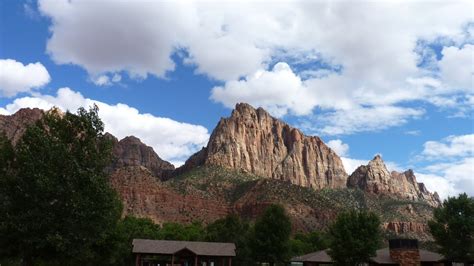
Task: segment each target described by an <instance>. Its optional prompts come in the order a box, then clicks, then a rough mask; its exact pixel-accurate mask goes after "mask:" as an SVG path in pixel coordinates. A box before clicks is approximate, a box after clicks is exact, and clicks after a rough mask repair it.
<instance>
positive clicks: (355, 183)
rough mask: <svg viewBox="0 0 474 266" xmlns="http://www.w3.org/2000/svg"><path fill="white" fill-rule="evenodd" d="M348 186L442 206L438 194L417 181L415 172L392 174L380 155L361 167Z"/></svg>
mask: <svg viewBox="0 0 474 266" xmlns="http://www.w3.org/2000/svg"><path fill="white" fill-rule="evenodd" d="M347 186H348V187H350V188H360V189H362V190H364V191H366V192H368V193H374V194H387V195H393V196H397V197H400V198H406V199H409V200H424V201H427V202H428V203H430V204H431V205H432V206H439V204H441V203H440V200H439V197H438V194H437V193H434V194H432V193H430V192H429V191H428V190H427V189H426V187H425V185H424V184H423V183H418V182H417V181H416V177H415V174H414V173H413V170H411V169H410V170H407V171H405V172H403V173H399V172H397V171H392V172H391V173H390V172H389V171H388V170H387V167H386V165H385V163H384V161H383V160H382V157H380V155H377V156H375V157H374V159H372V161H370V162H369V164H368V165H362V166H359V167H358V168H357V169H356V170H355V171H354V173H352V174H351V176H350V177H349V179H348V180H347Z"/></svg>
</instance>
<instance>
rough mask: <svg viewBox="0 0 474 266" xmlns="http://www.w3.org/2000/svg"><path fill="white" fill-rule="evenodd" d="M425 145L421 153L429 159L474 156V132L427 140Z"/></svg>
mask: <svg viewBox="0 0 474 266" xmlns="http://www.w3.org/2000/svg"><path fill="white" fill-rule="evenodd" d="M423 147H424V149H423V152H422V153H421V155H422V156H424V157H427V158H428V159H446V158H453V157H465V156H474V134H468V135H460V136H449V137H447V138H444V139H443V140H441V141H427V142H425V144H424V145H423ZM473 174H474V173H473Z"/></svg>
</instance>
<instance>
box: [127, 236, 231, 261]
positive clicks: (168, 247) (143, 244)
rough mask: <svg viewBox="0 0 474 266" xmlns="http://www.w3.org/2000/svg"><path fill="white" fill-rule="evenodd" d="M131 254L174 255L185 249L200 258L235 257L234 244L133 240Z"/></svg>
mask: <svg viewBox="0 0 474 266" xmlns="http://www.w3.org/2000/svg"><path fill="white" fill-rule="evenodd" d="M132 245H133V251H132V252H133V253H148V254H167V255H171V254H175V253H176V252H179V251H181V250H183V249H187V250H189V251H191V252H193V253H194V254H196V255H200V256H225V257H234V256H235V244H234V243H217V242H194V241H171V240H149V239H134V240H133V242H132Z"/></svg>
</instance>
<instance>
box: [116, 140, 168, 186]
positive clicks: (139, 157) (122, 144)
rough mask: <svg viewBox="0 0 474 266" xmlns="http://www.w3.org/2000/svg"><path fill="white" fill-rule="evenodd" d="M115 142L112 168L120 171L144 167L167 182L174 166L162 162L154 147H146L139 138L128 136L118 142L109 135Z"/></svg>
mask: <svg viewBox="0 0 474 266" xmlns="http://www.w3.org/2000/svg"><path fill="white" fill-rule="evenodd" d="M108 135H109V138H110V139H111V140H112V142H113V158H114V159H113V163H112V168H114V169H118V168H122V167H127V166H143V167H145V168H147V169H148V170H149V171H150V172H151V174H152V175H153V176H155V177H157V178H159V179H160V180H166V179H167V178H168V177H169V176H170V174H171V172H172V171H173V170H174V166H173V165H172V164H171V163H169V162H167V161H165V160H162V159H161V158H160V157H159V156H158V154H156V153H155V151H154V150H153V148H152V147H150V146H147V145H145V144H144V143H143V142H141V141H140V139H138V138H137V137H134V136H128V137H125V138H123V139H122V140H120V141H118V140H117V139H116V138H115V137H113V136H112V135H111V134H108Z"/></svg>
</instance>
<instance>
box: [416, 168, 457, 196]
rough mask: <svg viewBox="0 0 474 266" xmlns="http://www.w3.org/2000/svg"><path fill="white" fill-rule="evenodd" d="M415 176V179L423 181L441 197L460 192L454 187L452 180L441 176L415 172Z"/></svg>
mask: <svg viewBox="0 0 474 266" xmlns="http://www.w3.org/2000/svg"><path fill="white" fill-rule="evenodd" d="M415 176H416V178H417V181H418V182H422V183H424V184H425V185H426V188H427V189H428V190H429V191H432V192H434V191H436V192H437V193H438V195H439V197H440V198H441V199H446V198H447V197H448V196H456V195H457V194H459V193H461V191H459V190H457V189H455V188H454V187H455V185H454V183H453V182H451V181H449V180H448V179H447V178H444V177H442V176H438V175H436V174H422V173H415Z"/></svg>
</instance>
